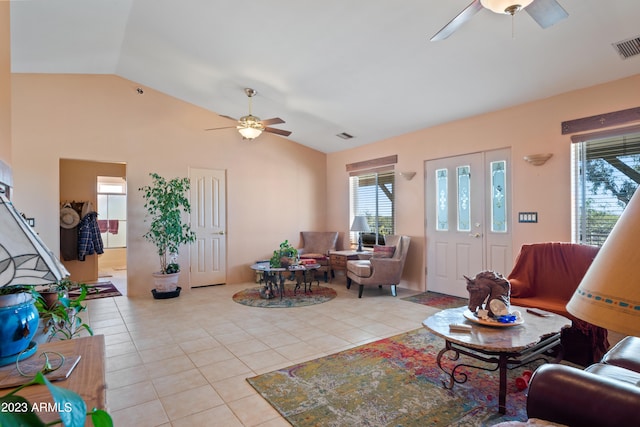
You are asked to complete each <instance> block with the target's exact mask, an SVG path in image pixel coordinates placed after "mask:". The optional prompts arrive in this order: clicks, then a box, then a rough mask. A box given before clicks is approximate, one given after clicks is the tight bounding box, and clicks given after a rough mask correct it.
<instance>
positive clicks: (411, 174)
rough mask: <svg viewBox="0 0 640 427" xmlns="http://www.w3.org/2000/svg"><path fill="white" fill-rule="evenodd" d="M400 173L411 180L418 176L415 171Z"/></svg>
mask: <svg viewBox="0 0 640 427" xmlns="http://www.w3.org/2000/svg"><path fill="white" fill-rule="evenodd" d="M399 175H400V176H401V177H403V178H404V179H406V180H407V181H411V180H412V179H413V177H414V176H416V173H415V172H400V173H399Z"/></svg>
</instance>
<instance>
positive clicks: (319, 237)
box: [298, 231, 338, 282]
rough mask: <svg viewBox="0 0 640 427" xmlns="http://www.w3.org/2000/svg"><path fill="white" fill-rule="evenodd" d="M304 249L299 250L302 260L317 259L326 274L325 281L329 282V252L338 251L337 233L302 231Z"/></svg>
mask: <svg viewBox="0 0 640 427" xmlns="http://www.w3.org/2000/svg"><path fill="white" fill-rule="evenodd" d="M300 236H301V238H302V247H301V248H299V249H298V255H300V259H315V260H316V262H317V263H318V264H320V268H319V269H318V270H316V271H319V272H322V273H324V281H325V282H327V281H328V280H329V251H334V250H335V249H336V243H337V242H338V232H337V231H301V232H300Z"/></svg>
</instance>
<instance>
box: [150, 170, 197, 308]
mask: <svg viewBox="0 0 640 427" xmlns="http://www.w3.org/2000/svg"><path fill="white" fill-rule="evenodd" d="M149 176H151V179H152V184H151V185H145V186H143V187H141V188H139V191H141V192H142V197H143V198H144V200H145V203H144V207H145V208H146V209H147V215H148V217H149V218H150V219H149V222H150V224H149V231H147V232H146V233H145V234H144V235H143V237H144V238H145V239H146V240H147V241H149V242H151V243H153V244H154V245H155V246H156V250H157V253H158V256H159V257H160V271H159V272H157V273H154V278H156V291H157V292H175V291H176V288H177V282H178V274H179V271H180V266H179V265H178V264H177V263H176V260H175V258H176V257H177V255H178V250H179V248H180V246H181V245H183V244H187V243H192V242H194V241H195V240H196V234H195V233H194V232H193V231H192V230H191V227H190V226H189V223H187V222H185V221H183V218H182V215H183V214H184V213H187V214H188V213H190V212H191V204H190V203H189V199H188V198H187V192H188V191H189V189H190V188H191V183H190V182H189V178H173V179H170V180H167V179H165V178H163V177H161V176H160V175H158V174H157V173H150V174H149ZM154 295H155V293H154Z"/></svg>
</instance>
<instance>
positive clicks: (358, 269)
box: [347, 235, 411, 298]
mask: <svg viewBox="0 0 640 427" xmlns="http://www.w3.org/2000/svg"><path fill="white" fill-rule="evenodd" d="M410 242H411V238H410V237H409V236H394V235H389V236H385V245H384V246H374V248H373V255H372V256H371V258H369V259H366V260H365V259H358V260H351V261H347V289H350V288H351V283H352V282H356V283H357V284H358V285H360V288H359V289H358V298H362V292H363V290H364V286H365V285H378V287H380V288H382V286H391V295H393V296H394V297H395V296H396V295H397V289H396V286H397V285H398V283H400V280H401V278H402V270H403V269H404V263H405V261H406V259H407V252H408V251H409V243H410ZM389 247H395V250H394V252H393V255H392V256H391V257H390V258H386V257H384V256H387V255H388V251H385V250H384V249H385V248H389ZM379 254H386V255H382V256H380V255H379Z"/></svg>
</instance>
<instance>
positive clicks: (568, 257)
mask: <svg viewBox="0 0 640 427" xmlns="http://www.w3.org/2000/svg"><path fill="white" fill-rule="evenodd" d="M598 249H599V248H598V247H595V246H588V245H579V244H575V243H566V242H545V243H533V244H528V245H522V247H521V249H520V253H519V254H518V257H517V258H516V262H515V265H514V267H513V269H512V270H511V273H510V274H509V276H508V277H507V279H508V280H509V283H511V304H512V305H518V306H521V307H532V308H539V309H542V310H546V311H550V312H552V313H556V314H560V315H562V316H565V317H568V318H569V319H571V321H572V326H571V328H567V329H563V330H562V346H563V349H564V358H565V360H569V361H571V362H574V363H577V364H579V365H582V366H587V365H590V364H591V363H593V362H597V361H599V360H600V358H601V357H602V355H603V354H604V353H605V352H606V351H607V349H608V348H609V341H608V340H607V330H606V329H604V328H600V327H597V326H595V325H591V324H589V323H587V322H585V321H583V320H580V319H578V318H576V317H575V316H572V315H571V314H570V313H569V312H568V311H567V309H566V305H567V303H568V302H569V300H570V299H571V296H572V295H573V292H574V291H575V290H576V288H577V287H578V285H579V284H580V281H581V280H582V278H583V277H584V275H585V273H586V272H587V269H588V268H589V266H590V265H591V263H592V262H593V259H594V258H595V256H596V254H597V253H598Z"/></svg>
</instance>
